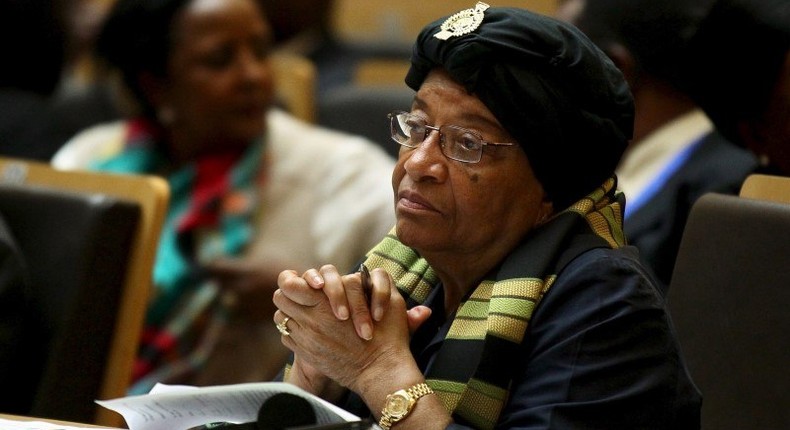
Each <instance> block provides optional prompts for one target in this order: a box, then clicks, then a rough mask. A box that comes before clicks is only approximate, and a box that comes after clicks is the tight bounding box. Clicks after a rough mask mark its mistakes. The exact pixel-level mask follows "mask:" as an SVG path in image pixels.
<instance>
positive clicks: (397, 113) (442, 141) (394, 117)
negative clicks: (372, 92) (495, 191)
mask: <svg viewBox="0 0 790 430" xmlns="http://www.w3.org/2000/svg"><path fill="white" fill-rule="evenodd" d="M400 115H408V116H410V117H417V118H420V117H419V116H418V115H415V114H413V113H409V112H405V111H401V110H396V111H392V112H390V113H388V114H387V118H389V119H390V139H392V140H393V141H395V143H397V144H398V145H400V146H403V147H406V148H410V149H416V148H418V147H419V146H420V145H422V144H423V143H424V142H425V141H426V140H428V137H429V136H430V135H431V133H430V132H426V133H425V137H424V138H423V139H422V141H420V142H419V143H417V144H416V145H414V146H411V145H409V144H408V143H407V142H408V141H407V142H401V141H399V140H398V139H396V138H395V136H396V135H398V134H399V133H396V132H395V127H398V128H401V126H400V125H399V124H398V125H396V124H395V121H398V119H397V117H398V116H400ZM420 119H422V118H420ZM423 121H424V120H423ZM398 122H399V123H400V121H398ZM446 127H450V128H452V129H455V130H460V131H461V132H462V134H463V133H469V134H471V135H472V136H474V137H476V138H477V140H479V141H480V144H481V145H480V150H479V151H478V152H477V154H478V156H477V159H475V160H461V159H458V158H456V157H453V156H451V155H448V154H447V153H446V152H445V148H446V144H445V139H444V137H445V136H446V133H443V132H442V128H446ZM425 129H426V130H429V131H436V132H437V133H439V145H440V148H441V151H442V154H443V155H444V156H445V157H447V158H449V159H451V160H455V161H459V162H461V163H469V164H476V163H479V162H480V160H482V159H483V147H484V146H516V145H518V144H517V143H514V142H489V141H487V140H485V139H483V136H481V135H480V133H478V132H476V131H474V130H469V129H468V128H465V127H461V126H459V125H453V124H445V125H442V126H439V127H436V126H433V125H428V124H427V122H426V124H425ZM409 140H411V137H409Z"/></svg>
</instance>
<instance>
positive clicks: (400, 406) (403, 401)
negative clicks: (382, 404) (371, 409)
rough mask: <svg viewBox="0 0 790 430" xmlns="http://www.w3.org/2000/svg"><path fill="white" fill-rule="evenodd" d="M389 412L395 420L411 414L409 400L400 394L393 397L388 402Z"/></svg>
mask: <svg viewBox="0 0 790 430" xmlns="http://www.w3.org/2000/svg"><path fill="white" fill-rule="evenodd" d="M387 412H389V413H390V414H391V415H392V417H393V418H398V417H401V416H403V415H405V414H406V413H407V412H409V399H407V398H406V397H404V396H402V395H400V394H393V395H391V396H390V398H389V400H388V401H387Z"/></svg>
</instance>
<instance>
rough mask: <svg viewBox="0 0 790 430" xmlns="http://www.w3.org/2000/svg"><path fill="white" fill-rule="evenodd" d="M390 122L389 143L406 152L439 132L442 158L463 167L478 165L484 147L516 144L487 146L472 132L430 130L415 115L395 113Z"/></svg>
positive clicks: (448, 128)
mask: <svg viewBox="0 0 790 430" xmlns="http://www.w3.org/2000/svg"><path fill="white" fill-rule="evenodd" d="M387 117H389V119H390V133H391V136H392V140H394V141H395V142H398V143H399V144H400V145H402V146H405V147H407V148H416V147H418V146H420V144H421V143H422V142H424V141H425V139H427V138H428V136H430V134H431V131H438V132H439V143H440V145H441V150H442V154H444V155H445V157H447V158H451V159H453V160H456V161H460V162H463V163H477V162H479V161H480V159H481V158H482V156H483V146H485V145H496V146H513V145H515V143H494V142H486V141H485V140H483V138H482V137H481V136H480V135H479V134H477V133H476V132H474V131H472V130H468V129H465V128H463V127H459V126H457V125H443V126H441V127H434V126H430V125H428V124H426V123H425V120H424V119H423V118H421V117H419V116H417V115H412V114H410V113H406V112H402V111H395V112H392V113H390V114H388V115H387Z"/></svg>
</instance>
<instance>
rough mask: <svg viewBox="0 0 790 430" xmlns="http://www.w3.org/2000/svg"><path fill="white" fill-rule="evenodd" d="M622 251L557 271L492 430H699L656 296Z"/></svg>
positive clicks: (692, 392)
mask: <svg viewBox="0 0 790 430" xmlns="http://www.w3.org/2000/svg"><path fill="white" fill-rule="evenodd" d="M624 254H626V255H624ZM627 254H628V251H623V250H620V251H616V250H615V251H613V250H604V249H598V250H593V251H590V252H588V253H586V254H584V255H582V256H580V257H578V258H577V259H576V260H574V261H573V262H571V263H570V264H569V265H568V266H567V267H566V268H565V269H564V270H563V272H562V273H560V275H559V276H558V278H557V281H556V283H555V284H554V285H553V286H552V288H551V290H550V291H549V292H548V293H547V294H546V296H545V297H544V299H543V301H542V302H541V303H540V305H539V307H538V308H537V310H536V311H535V314H534V315H533V318H532V321H531V323H530V327H529V328H528V333H527V338H526V341H525V343H524V350H523V357H522V359H523V362H524V364H525V366H524V368H523V370H521V371H520V372H519V373H518V374H517V376H516V379H515V380H514V386H513V389H512V390H511V399H510V400H509V401H508V403H507V405H506V406H505V410H504V411H503V414H502V420H501V421H500V425H499V426H498V428H506V429H686V428H699V406H700V403H699V402H700V398H699V395H698V393H697V390H696V388H695V387H694V386H693V385H692V383H691V381H690V378H689V377H688V375H687V372H686V370H685V366H684V364H683V363H682V360H681V359H680V353H679V351H678V345H677V342H676V340H675V337H674V333H673V329H672V328H671V323H670V320H669V317H668V315H667V313H666V310H665V308H664V301H663V299H662V298H661V297H662V296H661V294H659V292H658V291H657V289H656V287H655V286H654V285H653V283H651V282H650V281H649V280H648V278H647V276H646V275H645V274H644V273H643V271H642V269H641V268H640V266H639V265H638V263H637V262H636V257H635V256H630V255H627Z"/></svg>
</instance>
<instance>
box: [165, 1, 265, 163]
mask: <svg viewBox="0 0 790 430" xmlns="http://www.w3.org/2000/svg"><path fill="white" fill-rule="evenodd" d="M173 30H174V34H173V47H172V50H171V54H170V59H169V61H168V70H167V78H166V82H165V85H164V90H163V92H164V97H163V100H162V103H161V104H160V107H161V106H166V107H168V108H170V109H171V110H172V113H173V121H172V124H170V126H169V128H170V129H171V131H172V132H173V133H180V136H182V137H183V138H184V139H183V140H185V141H187V142H190V143H189V145H192V146H197V147H193V148H191V151H192V152H196V153H205V152H212V151H216V150H221V148H217V146H222V147H227V146H229V145H230V146H237V145H238V146H246V145H247V144H248V143H249V142H250V141H251V140H252V139H253V138H255V137H256V136H258V135H259V134H261V133H262V132H263V130H264V113H265V111H266V110H267V109H268V107H269V105H270V104H271V102H272V98H273V82H272V71H271V68H270V65H269V57H268V54H269V50H270V47H271V32H270V30H269V27H268V25H267V24H266V22H265V21H264V19H263V17H262V14H261V13H260V11H259V9H258V8H257V5H256V3H255V1H254V0H193V1H192V2H190V3H189V5H188V6H187V7H186V9H185V10H184V11H183V12H182V13H181V14H180V15H179V16H178V17H177V18H176V19H175V22H174V29H173Z"/></svg>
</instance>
